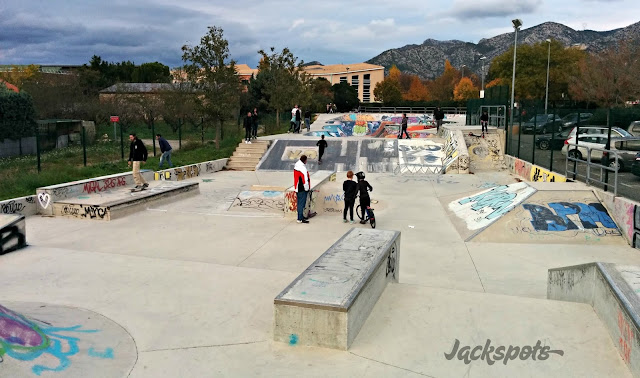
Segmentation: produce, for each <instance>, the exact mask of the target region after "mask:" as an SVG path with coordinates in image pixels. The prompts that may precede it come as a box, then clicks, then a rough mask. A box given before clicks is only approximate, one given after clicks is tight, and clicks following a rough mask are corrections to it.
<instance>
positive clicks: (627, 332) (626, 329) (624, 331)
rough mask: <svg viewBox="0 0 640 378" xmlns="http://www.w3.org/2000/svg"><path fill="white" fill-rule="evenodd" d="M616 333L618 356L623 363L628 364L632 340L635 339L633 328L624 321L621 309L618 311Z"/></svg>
mask: <svg viewBox="0 0 640 378" xmlns="http://www.w3.org/2000/svg"><path fill="white" fill-rule="evenodd" d="M618 331H619V332H620V336H619V337H618V347H619V351H620V355H621V356H622V359H623V360H624V362H626V363H627V364H630V363H631V350H632V346H633V339H634V338H635V327H632V326H631V325H630V324H629V322H628V321H627V320H626V319H625V316H624V314H623V313H622V310H621V309H618Z"/></svg>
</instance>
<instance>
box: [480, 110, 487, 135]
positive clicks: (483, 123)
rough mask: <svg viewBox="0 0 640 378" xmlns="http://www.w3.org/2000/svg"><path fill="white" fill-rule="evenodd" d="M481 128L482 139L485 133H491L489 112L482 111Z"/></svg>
mask: <svg viewBox="0 0 640 378" xmlns="http://www.w3.org/2000/svg"><path fill="white" fill-rule="evenodd" d="M480 127H481V128H482V137H483V138H484V133H485V131H486V132H487V133H488V132H489V114H487V111H486V110H484V111H482V115H481V116H480Z"/></svg>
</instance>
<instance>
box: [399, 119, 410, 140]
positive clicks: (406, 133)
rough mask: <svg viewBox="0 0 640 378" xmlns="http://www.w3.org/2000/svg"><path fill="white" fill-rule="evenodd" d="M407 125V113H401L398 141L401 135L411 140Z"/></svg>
mask: <svg viewBox="0 0 640 378" xmlns="http://www.w3.org/2000/svg"><path fill="white" fill-rule="evenodd" d="M408 124H409V120H408V119H407V113H402V130H401V131H400V135H398V139H402V134H404V135H406V136H407V139H411V138H410V137H409V133H408V132H407V127H408Z"/></svg>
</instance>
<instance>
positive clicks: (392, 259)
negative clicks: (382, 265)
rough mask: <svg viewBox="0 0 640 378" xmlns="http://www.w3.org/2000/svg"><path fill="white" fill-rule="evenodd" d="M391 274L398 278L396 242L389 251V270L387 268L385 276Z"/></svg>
mask: <svg viewBox="0 0 640 378" xmlns="http://www.w3.org/2000/svg"><path fill="white" fill-rule="evenodd" d="M389 274H391V277H393V279H396V244H395V243H394V244H393V246H391V251H389V256H388V257H387V270H386V275H385V277H389Z"/></svg>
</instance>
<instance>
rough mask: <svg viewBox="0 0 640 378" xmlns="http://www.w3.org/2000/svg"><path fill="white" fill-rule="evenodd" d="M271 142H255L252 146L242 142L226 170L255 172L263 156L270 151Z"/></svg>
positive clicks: (252, 142)
mask: <svg viewBox="0 0 640 378" xmlns="http://www.w3.org/2000/svg"><path fill="white" fill-rule="evenodd" d="M270 144H271V141H261V140H254V141H251V144H247V143H244V141H243V142H241V143H240V144H239V145H238V147H237V148H236V150H235V151H234V152H233V155H231V157H230V158H229V161H228V162H227V166H226V169H229V170H235V171H255V170H256V166H257V165H258V163H259V162H260V159H261V158H262V155H264V153H265V152H267V150H268V149H269V145H270Z"/></svg>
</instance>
